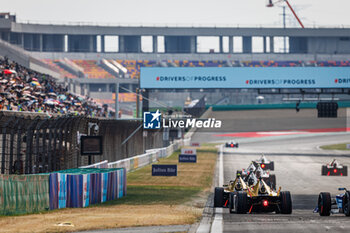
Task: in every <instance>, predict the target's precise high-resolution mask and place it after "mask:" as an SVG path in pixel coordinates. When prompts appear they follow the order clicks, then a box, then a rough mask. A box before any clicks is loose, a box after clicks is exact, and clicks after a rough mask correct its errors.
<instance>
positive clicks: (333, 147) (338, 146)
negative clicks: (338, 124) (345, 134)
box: [320, 143, 349, 150]
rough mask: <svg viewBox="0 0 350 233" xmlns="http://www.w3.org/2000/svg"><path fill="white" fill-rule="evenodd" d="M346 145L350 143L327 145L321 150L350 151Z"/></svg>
mask: <svg viewBox="0 0 350 233" xmlns="http://www.w3.org/2000/svg"><path fill="white" fill-rule="evenodd" d="M346 144H349V143H342V144H333V145H326V146H321V147H320V148H321V149H323V150H349V149H346Z"/></svg>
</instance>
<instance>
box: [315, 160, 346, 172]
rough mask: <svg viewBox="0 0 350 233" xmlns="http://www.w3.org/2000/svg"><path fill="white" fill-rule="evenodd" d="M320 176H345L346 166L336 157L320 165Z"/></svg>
mask: <svg viewBox="0 0 350 233" xmlns="http://www.w3.org/2000/svg"><path fill="white" fill-rule="evenodd" d="M321 173H322V176H347V175H348V166H344V165H341V164H340V163H338V161H337V160H336V159H333V161H332V162H331V163H329V164H327V165H322V170H321Z"/></svg>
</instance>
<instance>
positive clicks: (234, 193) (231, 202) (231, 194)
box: [228, 192, 237, 214]
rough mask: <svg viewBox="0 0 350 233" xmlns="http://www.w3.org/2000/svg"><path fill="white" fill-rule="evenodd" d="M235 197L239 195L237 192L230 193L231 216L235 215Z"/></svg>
mask: <svg viewBox="0 0 350 233" xmlns="http://www.w3.org/2000/svg"><path fill="white" fill-rule="evenodd" d="M234 195H237V193H236V192H233V193H230V194H229V196H228V197H229V205H228V206H229V207H228V208H229V210H230V214H232V213H234V208H233V200H234V198H233V197H234Z"/></svg>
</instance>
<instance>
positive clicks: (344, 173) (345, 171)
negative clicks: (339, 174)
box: [343, 166, 348, 176]
mask: <svg viewBox="0 0 350 233" xmlns="http://www.w3.org/2000/svg"><path fill="white" fill-rule="evenodd" d="M343 170H344V171H343V176H348V166H343Z"/></svg>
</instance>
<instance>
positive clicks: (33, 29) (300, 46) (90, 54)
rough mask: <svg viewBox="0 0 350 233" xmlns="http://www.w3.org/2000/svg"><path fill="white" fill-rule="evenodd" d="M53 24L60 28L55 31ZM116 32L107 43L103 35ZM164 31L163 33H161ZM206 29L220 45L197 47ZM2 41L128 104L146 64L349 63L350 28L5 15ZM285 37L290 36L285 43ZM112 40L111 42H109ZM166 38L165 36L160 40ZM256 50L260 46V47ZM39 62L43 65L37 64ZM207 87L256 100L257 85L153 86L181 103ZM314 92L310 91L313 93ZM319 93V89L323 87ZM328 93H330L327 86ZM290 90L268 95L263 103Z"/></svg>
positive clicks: (106, 100)
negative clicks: (111, 22)
mask: <svg viewBox="0 0 350 233" xmlns="http://www.w3.org/2000/svg"><path fill="white" fill-rule="evenodd" d="M53 32H54V33H53ZM107 35H108V36H109V37H115V38H118V40H116V41H118V44H117V45H116V47H117V49H116V50H113V51H108V47H110V45H108V44H107V42H108V41H106V40H105V36H107ZM144 36H148V37H152V48H151V52H147V53H145V52H143V51H142V49H141V48H142V38H143V37H144ZM160 37H162V38H160ZM205 37H217V38H218V43H219V44H218V48H219V50H214V49H209V50H208V51H201V50H199V47H198V44H199V43H201V42H200V41H201V39H203V38H205ZM0 38H1V40H2V43H5V44H6V43H7V44H8V45H9V46H15V47H17V48H18V49H22V50H23V51H24V52H23V53H26V54H28V56H31V57H32V58H35V59H39V60H40V61H41V62H42V63H43V64H45V65H47V66H48V67H49V68H50V69H51V70H53V71H54V72H56V73H58V74H59V75H58V76H59V77H60V78H61V79H59V80H60V82H62V83H64V84H65V85H67V86H68V89H69V90H70V91H71V92H73V93H77V94H79V95H87V96H89V97H92V98H95V99H98V102H99V103H101V104H108V105H109V106H110V107H114V101H113V93H115V86H116V83H119V85H120V86H121V87H123V88H122V89H120V95H119V100H121V101H122V108H124V109H125V110H126V111H127V112H130V111H132V109H133V108H135V103H134V101H135V99H136V97H135V94H130V93H128V92H129V91H127V90H130V91H135V90H136V88H137V87H138V80H139V78H140V69H141V67H330V66H335V67H348V66H349V65H350V43H349V41H350V29H349V28H305V29H300V28H286V29H281V28H239V27H236V28H225V27H222V28H201V27H198V28H190V27H189V28H186V27H178V28H177V27H121V26H78V25H58V24H57V25H45V24H30V23H17V22H16V17H11V15H10V14H9V17H4V18H0ZM281 40H282V41H283V40H285V41H286V42H287V43H286V47H283V46H284V45H283V43H281ZM109 43H111V42H109ZM162 43H163V44H162ZM257 51H258V52H257ZM35 68H38V66H35ZM203 95H205V96H206V99H207V103H209V104H215V103H228V104H252V103H257V99H256V97H257V95H258V93H257V91H256V90H244V89H243V90H220V91H219V90H185V91H183V93H176V92H174V93H171V94H170V93H166V92H165V93H163V91H161V90H160V91H158V92H157V93H153V94H152V96H151V98H154V100H159V99H162V100H164V101H166V102H168V104H171V105H176V106H183V104H184V102H185V100H186V99H187V98H188V97H190V98H200V97H201V96H203ZM310 96H312V95H310ZM317 96H319V95H317ZM324 96H329V95H327V94H325V95H324ZM284 97H285V96H283V95H280V96H277V95H274V96H272V95H271V96H265V99H264V102H265V103H274V102H280V101H281V100H282V98H284Z"/></svg>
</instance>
